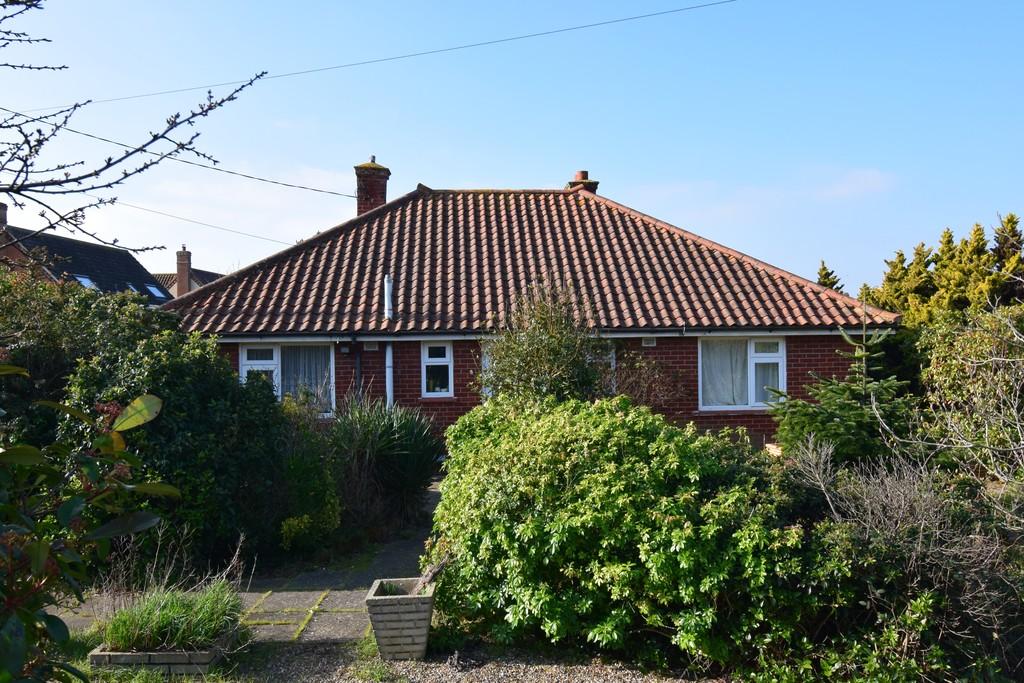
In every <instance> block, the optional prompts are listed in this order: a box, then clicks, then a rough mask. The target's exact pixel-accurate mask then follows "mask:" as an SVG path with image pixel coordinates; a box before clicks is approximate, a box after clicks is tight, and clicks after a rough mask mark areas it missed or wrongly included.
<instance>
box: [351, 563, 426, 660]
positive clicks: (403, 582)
mask: <svg viewBox="0 0 1024 683" xmlns="http://www.w3.org/2000/svg"><path fill="white" fill-rule="evenodd" d="M418 581H419V577H416V578H412V579H377V580H376V581H374V582H373V585H372V586H371V587H370V592H369V593H367V594H366V611H367V612H368V613H369V614H370V624H371V625H372V626H373V635H374V637H375V638H376V639H377V650H378V651H380V656H381V659H423V656H424V655H425V654H426V653H427V635H428V634H429V633H430V617H431V615H432V614H433V612H434V584H432V583H430V584H427V586H426V588H424V589H423V590H422V591H421V592H420V593H419V594H418V595H409V594H408V592H409V591H411V590H412V589H413V588H414V587H415V586H416V583H417V582H418ZM385 584H387V585H388V586H389V587H390V590H382V589H383V587H384V585H385ZM396 589H397V590H396ZM388 593H393V594H391V595H389V594H388Z"/></svg>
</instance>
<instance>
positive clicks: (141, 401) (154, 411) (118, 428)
mask: <svg viewBox="0 0 1024 683" xmlns="http://www.w3.org/2000/svg"><path fill="white" fill-rule="evenodd" d="M163 405H164V402H163V401H161V400H160V399H159V398H157V397H156V396H154V395H153V394H145V395H143V396H139V397H138V398H137V399H135V400H134V401H132V402H131V403H129V404H128V406H127V407H126V408H125V409H124V410H122V411H121V414H120V415H118V416H117V419H116V420H114V424H113V425H111V427H110V428H111V429H112V430H114V431H115V432H126V431H128V430H129V429H134V428H135V427H138V426H139V425H144V424H146V423H147V422H149V421H150V420H152V419H153V418H155V417H156V416H157V415H159V414H160V408H162V407H163Z"/></svg>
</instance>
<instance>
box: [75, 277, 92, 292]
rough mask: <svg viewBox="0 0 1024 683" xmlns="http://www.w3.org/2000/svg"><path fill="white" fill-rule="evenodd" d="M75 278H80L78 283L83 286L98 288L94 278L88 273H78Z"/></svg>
mask: <svg viewBox="0 0 1024 683" xmlns="http://www.w3.org/2000/svg"><path fill="white" fill-rule="evenodd" d="M75 279H76V280H78V283H79V284H80V285H82V286H83V287H88V288H89V289H96V283H95V282H93V281H92V278H91V277H89V276H88V275H76V276H75Z"/></svg>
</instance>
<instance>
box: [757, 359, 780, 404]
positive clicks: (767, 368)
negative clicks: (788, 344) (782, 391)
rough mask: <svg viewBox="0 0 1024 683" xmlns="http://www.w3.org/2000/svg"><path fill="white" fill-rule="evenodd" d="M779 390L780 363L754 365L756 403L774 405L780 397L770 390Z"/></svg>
mask: <svg viewBox="0 0 1024 683" xmlns="http://www.w3.org/2000/svg"><path fill="white" fill-rule="evenodd" d="M769 387H770V388H772V389H778V388H779V364H778V363H754V401H755V402H756V403H774V402H775V401H778V400H779V399H778V397H777V396H776V395H775V394H774V393H772V392H771V391H769V390H768V389H769Z"/></svg>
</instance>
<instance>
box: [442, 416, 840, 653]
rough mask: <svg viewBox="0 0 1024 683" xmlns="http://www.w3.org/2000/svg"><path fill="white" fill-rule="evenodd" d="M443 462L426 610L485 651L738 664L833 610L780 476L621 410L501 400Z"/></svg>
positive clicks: (827, 584) (831, 578)
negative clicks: (573, 647) (573, 644)
mask: <svg viewBox="0 0 1024 683" xmlns="http://www.w3.org/2000/svg"><path fill="white" fill-rule="evenodd" d="M448 448H449V459H448V461H447V462H446V468H447V476H446V478H445V480H444V481H443V483H442V498H441V503H440V506H439V507H438V509H437V513H436V516H435V538H434V539H433V543H432V549H431V553H430V556H429V558H428V561H438V560H440V559H441V558H442V557H444V556H446V555H447V556H448V557H449V558H450V559H449V564H448V566H447V567H446V569H445V570H444V572H443V573H442V575H441V579H440V584H439V587H438V591H437V596H438V600H439V607H440V609H441V610H442V611H443V612H444V613H445V614H446V615H448V616H449V617H454V618H457V619H461V620H466V621H468V622H470V623H475V624H477V626H479V627H481V628H483V629H485V630H487V631H489V632H490V633H491V634H492V635H493V636H494V637H497V638H500V639H506V640H507V639H512V638H521V637H529V636H533V635H538V634H542V635H543V636H545V637H546V638H548V639H550V640H552V641H563V640H575V641H590V642H593V643H596V644H597V645H598V646H600V647H603V648H610V649H618V650H624V649H626V648H629V649H630V651H631V652H632V653H633V654H635V653H636V652H637V648H641V649H642V648H643V647H644V646H649V645H650V644H651V643H655V644H660V645H667V644H669V643H671V644H672V645H674V647H675V649H676V650H677V651H678V652H680V653H682V654H683V655H685V656H686V657H687V658H688V659H690V660H691V661H693V662H696V663H704V664H707V663H722V664H724V663H735V662H741V661H747V660H752V659H754V658H756V656H757V654H758V653H764V652H773V651H778V650H786V648H788V647H789V645H790V644H791V643H793V642H796V641H798V640H799V639H801V638H803V637H810V634H811V633H816V632H817V631H818V630H819V629H820V627H821V625H822V622H821V617H822V615H823V614H826V613H827V612H828V611H829V610H831V609H832V607H833V606H835V605H837V604H839V602H840V601H841V590H840V587H841V586H842V584H843V581H844V578H845V577H846V576H847V574H848V573H849V572H850V566H851V560H850V559H848V558H847V557H844V553H843V552H839V551H837V552H836V553H834V554H828V553H826V552H824V550H823V548H824V547H825V545H826V544H827V543H831V541H828V542H826V540H825V539H824V538H818V537H816V535H815V534H813V533H809V532H808V531H806V530H805V529H803V528H801V527H800V526H797V525H795V524H793V523H792V522H793V520H792V519H790V517H789V511H788V506H789V499H788V496H787V494H786V492H785V491H784V490H783V489H781V488H780V487H779V486H778V485H777V484H778V482H777V478H776V477H774V476H770V475H769V472H770V469H768V468H764V467H758V466H755V464H756V463H757V462H759V461H758V456H756V455H755V454H754V453H752V452H750V451H749V449H748V448H746V447H745V446H744V445H743V444H737V443H736V442H735V441H734V440H733V439H731V438H725V437H716V436H711V435H702V434H700V433H699V432H698V431H697V430H696V428H695V427H693V426H692V425H691V426H688V427H685V428H681V427H677V426H674V425H672V424H670V423H668V422H667V421H666V420H665V419H664V418H663V417H661V416H658V415H655V414H653V413H652V412H650V411H649V410H648V409H646V408H639V407H635V406H633V405H632V404H631V403H630V402H629V400H628V399H625V398H617V399H606V400H601V401H598V402H596V403H586V402H581V401H567V402H563V403H555V402H553V401H550V402H545V403H536V402H516V401H513V400H510V399H507V398H503V397H498V398H496V399H493V400H491V401H489V402H488V403H487V404H485V405H483V406H481V407H478V408H475V409H474V410H473V411H471V412H470V413H468V414H467V415H465V416H463V417H462V418H461V419H460V420H459V421H458V422H457V423H456V424H455V425H454V426H452V427H451V428H450V429H449V431H448ZM845 550H849V548H846V549H845Z"/></svg>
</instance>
